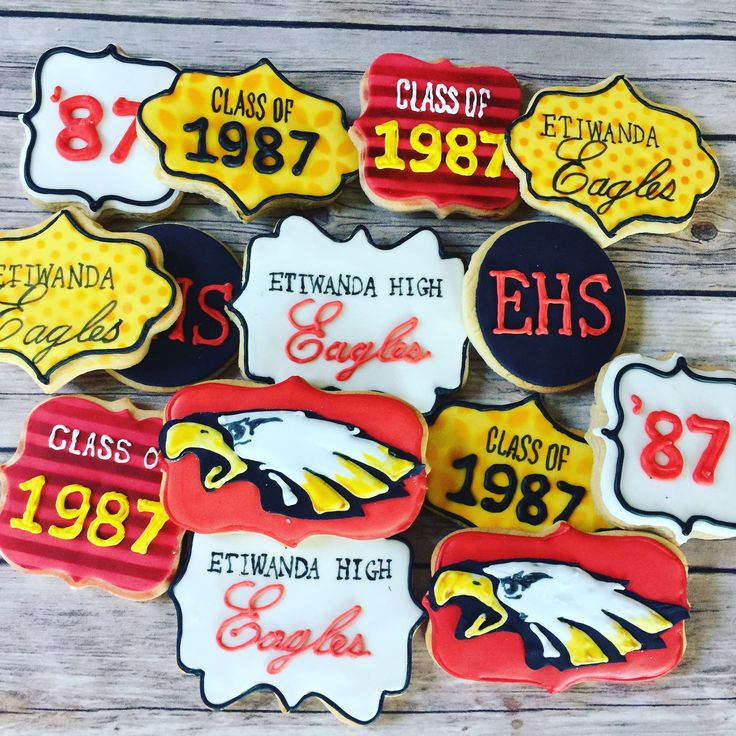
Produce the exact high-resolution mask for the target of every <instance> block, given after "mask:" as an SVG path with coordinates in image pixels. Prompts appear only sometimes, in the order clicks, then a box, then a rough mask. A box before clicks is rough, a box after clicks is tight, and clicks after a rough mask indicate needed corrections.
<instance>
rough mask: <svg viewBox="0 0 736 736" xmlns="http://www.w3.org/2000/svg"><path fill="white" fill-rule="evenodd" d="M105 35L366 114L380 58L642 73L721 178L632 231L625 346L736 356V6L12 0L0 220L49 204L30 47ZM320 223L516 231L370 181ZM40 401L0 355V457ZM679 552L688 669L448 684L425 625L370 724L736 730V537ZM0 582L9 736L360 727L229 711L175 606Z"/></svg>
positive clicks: (184, 215) (89, 387)
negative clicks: (31, 155) (679, 211)
mask: <svg viewBox="0 0 736 736" xmlns="http://www.w3.org/2000/svg"><path fill="white" fill-rule="evenodd" d="M453 5H456V6H457V7H453ZM705 5H707V7H700V6H705ZM110 42H114V43H117V44H119V45H121V46H122V47H123V48H124V49H125V50H126V51H128V52H129V53H131V54H137V55H144V56H153V57H160V58H163V59H167V60H169V61H171V62H173V63H175V64H178V65H198V66H200V67H209V68H212V69H214V70H222V71H237V70H238V69H239V68H242V67H245V66H247V65H249V64H252V63H253V62H254V61H256V60H257V59H259V58H261V57H263V56H267V57H269V58H270V59H271V60H272V61H273V62H274V63H275V64H276V65H277V66H278V68H279V69H281V70H282V71H284V72H285V73H286V74H287V75H288V76H289V78H290V79H291V80H292V81H294V82H295V83H297V84H299V85H301V86H304V87H306V88H308V89H314V90H315V91H319V92H322V93H323V94H326V95H328V96H331V97H334V98H336V99H338V100H340V101H341V102H342V103H343V105H344V106H345V107H346V109H347V111H348V115H349V116H350V117H351V118H353V117H355V116H356V115H357V114H358V112H359V96H358V84H359V81H360V77H361V74H362V72H363V70H364V69H365V67H366V66H367V65H368V64H369V63H370V61H371V60H372V59H373V58H374V57H375V56H377V55H378V54H380V53H382V52H386V51H397V52H404V53H409V54H414V55H416V56H418V57H420V58H425V59H428V60H431V59H434V58H438V57H441V56H447V57H449V58H451V59H452V60H454V61H457V62H459V63H465V64H468V63H476V64H481V63H482V64H495V65H499V66H503V67H505V68H507V69H509V70H510V71H512V72H513V73H514V74H515V75H516V76H517V77H518V79H519V80H520V82H521V84H522V85H523V87H524V92H525V98H526V99H528V98H529V97H530V96H531V95H532V94H533V93H534V92H535V91H537V90H538V89H540V88H542V87H544V86H547V85H550V84H588V83H592V82H594V81H598V80H600V79H602V78H604V77H606V76H608V75H609V74H611V73H613V72H623V73H626V74H627V75H629V76H630V77H631V78H632V79H633V80H634V81H636V82H637V83H639V85H640V86H641V88H642V89H643V91H644V93H645V94H647V95H648V96H650V97H651V98H652V99H654V100H656V101H660V102H662V103H665V104H673V105H679V106H682V107H685V108H687V109H689V110H691V111H692V112H694V113H695V114H696V115H697V116H698V117H699V119H700V121H701V123H702V126H703V129H704V132H705V134H706V138H707V139H708V140H709V141H710V142H711V145H712V146H713V148H714V149H715V151H716V154H717V156H718V158H719V160H720V163H721V169H722V179H721V184H720V187H719V189H718V190H717V191H716V193H715V194H714V195H713V196H712V197H711V198H710V199H708V200H707V201H706V202H705V203H702V204H701V205H700V207H699V209H698V211H697V212H696V215H695V218H694V220H693V223H692V225H691V226H690V227H688V228H687V229H686V230H683V231H682V232H680V233H677V234H675V235H668V236H634V237H630V238H627V239H625V240H624V241H622V242H620V243H617V244H616V245H615V246H614V247H612V248H611V249H610V250H609V254H610V255H611V257H612V259H613V260H614V262H615V263H616V265H617V267H618V268H619V272H620V275H621V278H622V281H623V283H624V285H625V286H626V288H627V291H628V293H629V295H630V297H631V298H630V314H631V316H630V324H629V334H628V337H627V340H626V344H625V349H626V350H631V351H634V350H635V351H642V352H645V353H647V354H653V355H656V354H658V353H662V352H666V351H671V350H678V351H682V352H684V353H685V354H686V355H688V356H689V357H690V358H692V359H693V360H694V361H699V362H705V363H714V364H718V365H722V366H725V367H729V368H732V369H736V352H735V350H734V348H735V347H736V344H735V343H736V340H735V338H736V310H735V309H734V304H735V303H736V301H735V299H736V205H735V204H734V200H735V199H736V182H735V181H734V163H735V162H736V116H735V115H734V102H733V101H734V92H735V91H736V13H734V10H733V4H732V2H728V1H727V0H717V1H712V2H708V3H704V2H703V3H698V2H694V1H693V0H670V1H668V2H665V1H664V0H650V1H649V2H639V3H630V2H623V0H611V1H610V2H608V3H606V4H605V6H603V5H601V4H600V3H598V2H595V0H579V1H578V2H547V3H544V4H541V3H537V2H534V1H533V0H501V1H500V2H493V3H490V2H488V3H480V4H479V5H478V6H475V5H473V4H471V3H461V2H456V3H451V2H448V1H447V0H444V1H443V0H402V1H401V2H392V1H391V0H383V1H382V0H360V1H356V2H350V3H348V2H335V1H323V2H314V1H313V2H307V1H306V0H292V1H291V2H288V3H284V2H279V1H278V0H260V1H258V0H251V1H250V2H248V3H242V2H240V1H238V0H223V1H222V2H207V3H200V2H197V3H195V2H187V1H186V0H176V1H171V2H165V1H164V0H145V1H142V0H108V1H107V2H104V3H102V2H95V3H93V2H87V1H85V2H82V1H75V0H67V2H65V3H64V4H63V5H62V4H59V3H58V2H55V1H54V0H4V2H3V3H2V8H0V141H1V143H0V229H3V230H4V229H9V228H15V227H22V226H26V225H30V224H33V223H35V222H37V221H39V220H40V219H42V217H43V215H42V213H40V212H39V211H38V210H36V209H35V208H34V206H33V205H32V204H30V203H29V202H28V201H27V200H26V198H25V197H24V195H23V192H22V190H21V186H20V183H19V179H18V173H17V167H18V157H19V152H20V148H21V142H22V140H23V132H22V128H21V125H20V123H19V122H18V121H17V119H16V117H17V115H18V113H19V112H22V111H24V110H26V109H27V108H28V107H29V106H30V102H31V74H32V70H33V66H34V64H35V61H36V59H37V58H38V56H39V55H40V54H41V53H42V52H43V51H44V50H46V49H47V48H49V47H51V46H57V45H70V46H75V47H77V48H83V49H88V50H97V49H100V48H102V47H104V46H105V45H106V44H108V43H110ZM313 216H314V217H315V219H317V221H318V222H319V223H320V224H321V225H322V226H323V227H326V228H327V229H328V230H329V231H330V232H331V233H332V234H334V235H336V236H339V237H345V236H347V235H348V234H349V233H350V232H351V230H352V228H353V227H354V226H355V225H357V224H366V225H367V226H368V227H369V228H370V230H371V232H372V234H373V235H374V237H375V238H376V239H377V240H386V241H393V240H396V239H398V238H400V237H402V236H404V235H405V234H406V233H408V232H409V231H411V230H413V229H414V228H416V227H420V226H425V225H426V226H434V227H435V228H436V229H437V230H438V231H439V232H440V234H441V236H442V238H443V240H444V242H445V244H446V245H447V247H448V251H449V252H451V253H455V254H458V255H461V256H462V257H463V258H465V259H466V261H467V259H468V257H469V255H470V253H471V252H472V251H473V249H474V248H476V247H477V246H478V245H480V243H482V242H483V241H484V240H485V239H486V238H487V237H488V236H490V235H491V234H492V233H493V232H494V231H495V230H497V229H498V228H500V227H501V226H502V225H501V224H499V223H489V222H483V221H477V220H463V219H451V220H449V221H445V222H438V221H436V220H435V219H434V218H433V217H427V216H416V215H408V216H397V215H395V214H391V213H388V212H385V211H382V210H379V209H377V208H375V207H373V206H372V205H370V203H369V202H368V200H367V199H366V198H365V196H364V195H363V193H362V192H361V190H360V187H359V186H358V184H357V183H354V184H352V185H351V186H349V187H348V189H347V191H346V192H345V193H344V195H343V196H342V197H341V199H340V200H339V201H338V202H337V203H336V204H335V205H333V206H331V207H330V208H329V209H325V210H319V211H316V212H314V213H313ZM532 217H533V218H535V219H540V218H542V219H543V216H541V215H540V214H539V213H536V212H533V211H532V210H530V209H529V208H527V207H525V206H522V207H520V208H519V210H518V211H517V213H516V214H515V215H514V217H513V221H519V220H523V219H528V218H532ZM172 219H174V220H176V221H184V222H187V223H189V224H192V225H194V226H197V227H201V228H202V229H204V230H206V231H208V232H211V233H212V234H213V235H215V236H216V237H218V238H220V239H221V240H223V241H224V242H226V243H227V244H228V245H230V246H231V247H232V248H233V249H234V250H235V251H236V252H239V253H240V252H242V249H243V245H244V244H245V243H246V242H247V241H248V239H249V238H250V237H252V236H253V235H255V234H258V233H263V232H268V231H270V230H271V229H272V228H273V225H274V220H272V219H268V218H267V219H263V220H259V221H257V222H255V223H251V224H247V225H246V224H242V223H239V222H237V221H236V220H235V219H234V218H233V217H232V216H231V215H229V214H228V213H227V212H226V211H225V210H223V209H222V208H220V207H217V206H216V205H213V204H209V203H208V202H206V201H205V200H203V199H201V198H199V197H196V196H192V195H185V197H184V201H183V204H182V205H181V207H180V208H179V209H178V210H177V211H176V212H175V214H174V217H173V218H172ZM123 225H124V223H123V222H113V226H115V227H122V226H123ZM228 375H229V376H231V377H235V376H236V373H235V371H231V372H230V374H228ZM64 392H70V393H71V392H74V393H90V394H93V395H95V396H99V397H103V398H106V399H112V398H116V397H119V396H131V397H132V398H134V400H135V401H136V402H137V403H139V404H140V405H142V406H144V407H147V408H153V407H158V406H162V405H163V403H164V401H165V399H163V398H160V397H154V396H150V395H141V394H139V393H137V392H135V391H132V390H131V389H129V388H127V387H125V386H123V385H121V384H118V383H117V382H115V381H114V380H113V379H112V378H110V377H108V376H106V375H104V374H92V375H88V376H85V377H82V378H80V379H78V380H77V381H75V382H74V383H73V384H70V385H69V386H67V387H65V389H64ZM460 395H461V396H462V397H464V398H467V399H476V400H479V399H487V400H490V401H494V402H500V401H510V400H514V399H517V398H520V397H521V395H522V394H521V392H520V391H518V390H517V389H516V388H514V387H513V386H511V384H509V383H507V382H505V381H503V380H501V379H499V378H498V377H496V376H495V375H493V374H492V372H491V371H490V370H489V369H488V368H486V366H485V365H484V364H483V363H482V362H481V361H480V360H479V359H477V356H475V355H473V360H472V362H471V373H470V379H469V381H468V384H467V386H466V388H465V389H464V390H463V391H462V393H461V394H460ZM591 396H592V392H591V389H590V388H587V389H582V390H578V391H575V392H573V393H570V394H567V395H564V396H559V397H554V398H552V399H550V400H549V406H550V407H551V409H552V411H553V412H554V413H555V414H556V415H557V416H559V417H560V418H561V419H562V420H564V421H566V422H567V423H569V424H571V425H574V426H578V427H585V425H586V424H587V421H588V412H589V407H590V402H591ZM41 398H42V396H41V394H40V392H39V391H38V390H37V388H36V387H35V385H34V384H33V383H32V382H31V380H30V379H29V378H27V377H26V375H25V374H24V373H22V372H21V371H20V370H19V369H16V368H12V367H9V366H5V365H0V462H2V461H4V460H7V459H8V458H9V457H10V455H12V453H13V451H14V449H15V446H16V444H17V442H18V437H19V433H20V429H21V426H22V423H23V420H24V418H25V416H26V414H27V413H28V412H29V410H30V409H31V408H32V407H33V406H34V405H35V404H36V403H37V402H38V401H39V400H40V399H41ZM735 490H736V489H735ZM455 528H456V527H455V525H453V524H452V523H450V522H448V521H445V520H443V519H440V518H439V517H437V516H435V515H433V514H432V513H429V512H424V513H423V514H422V515H421V516H420V518H419V520H418V522H417V523H416V525H415V526H414V527H413V528H412V529H411V530H410V532H409V533H408V534H407V536H408V538H409V539H410V540H411V541H412V542H413V544H414V546H415V551H416V559H417V566H416V571H415V576H414V583H415V589H416V592H417V595H418V596H419V595H421V593H422V591H423V590H424V588H425V586H426V584H427V580H428V576H429V566H428V561H429V556H430V553H431V550H432V547H433V545H434V544H435V543H436V541H438V540H439V539H440V538H441V537H442V536H444V535H445V534H446V533H448V532H450V531H452V530H453V529H455ZM684 551H685V553H686V554H687V556H688V559H689V561H690V564H691V578H690V580H691V584H690V599H691V602H692V605H693V617H692V621H691V622H690V623H689V624H688V627H687V633H688V641H689V646H688V649H687V652H686V654H685V658H684V660H683V662H682V664H681V665H680V667H679V668H678V669H677V670H676V671H675V672H674V673H673V674H671V675H669V676H667V677H665V678H663V679H661V680H659V681H654V682H651V683H644V684H638V685H613V684H609V685H605V684H591V685H580V686H578V687H576V688H574V689H573V690H571V691H569V692H567V693H563V694H561V695H555V696H551V695H548V694H546V693H545V692H543V691H541V690H539V689H537V688H534V687H531V686H529V687H523V686H513V685H488V684H485V685H484V684H478V683H470V682H463V681H459V680H453V679H452V678H450V677H449V676H447V675H445V674H444V673H443V672H442V671H440V670H439V669H438V668H437V667H436V666H435V665H434V663H433V662H432V661H431V659H430V658H429V656H428V654H427V652H426V649H425V647H424V642H423V639H422V637H421V636H417V638H416V639H415V642H414V671H413V677H412V682H411V687H410V689H409V691H408V692H407V693H405V694H404V695H403V696H401V697H399V698H394V699H389V700H388V701H387V703H386V709H385V712H384V715H383V716H382V717H381V718H380V719H379V720H378V721H377V722H376V723H374V724H373V725H372V726H371V727H370V729H371V731H372V732H374V733H377V734H384V733H392V734H407V733H418V732H421V733H423V734H426V735H427V736H431V735H433V734H443V735H445V734H454V733H466V734H488V733H502V734H506V733H520V734H525V733H529V734H534V733H540V732H543V733H545V734H550V735H553V734H569V733H570V732H572V731H573V730H577V731H578V732H580V733H590V732H593V730H595V731H597V732H598V733H604V734H610V733H619V732H623V731H624V730H627V731H630V732H632V733H636V732H640V731H641V732H647V731H649V730H656V731H657V732H662V733H669V734H692V733H705V732H708V733H711V734H715V733H729V734H731V733H734V732H736V667H735V666H734V663H733V662H734V653H735V652H736V627H734V626H733V621H734V619H735V618H736V562H735V561H734V557H735V555H736V540H732V541H728V542H697V541H696V542H689V543H688V544H687V545H686V546H685V548H684ZM0 586H2V587H1V591H2V592H0V731H2V732H3V733H4V732H13V733H33V734H37V733H41V732H44V733H47V734H56V733H80V732H85V733H86V732H95V733H112V732H115V731H119V732H123V733H148V732H156V733H166V734H169V733H199V732H217V733H236V732H238V733H243V732H244V731H247V732H251V733H263V732H266V731H268V732H269V733H284V734H289V733H304V732H305V731H304V729H312V732H314V733H320V734H332V733H338V732H344V731H346V729H347V728H348V727H347V726H343V725H342V724H340V723H339V722H338V721H337V720H336V719H334V717H333V716H332V715H330V714H329V713H327V712H326V711H325V710H324V709H323V708H322V706H321V705H320V704H319V703H317V702H316V701H309V702H307V703H305V704H304V705H303V706H302V707H301V708H300V709H299V710H298V711H297V712H295V713H293V714H291V715H288V716H283V715H281V714H280V713H279V711H278V709H277V707H276V703H275V700H274V698H273V696H271V695H269V694H268V693H261V694H257V695H254V696H251V697H249V698H248V699H247V700H246V701H244V702H242V703H240V704H238V705H237V706H235V707H233V708H231V709H229V710H227V711H223V712H218V713H212V712H210V711H208V710H207V709H206V708H205V707H204V705H203V704H202V703H201V701H200V698H199V687H198V681H197V678H195V677H193V676H188V675H185V674H184V673H182V672H180V671H179V670H178V668H177V665H176V658H175V640H176V617H175V614H174V610H173V605H172V603H171V602H170V600H169V599H168V598H166V597H164V598H162V599H159V600H157V601H153V602H150V603H133V602H128V601H124V600H121V599H118V598H115V597H113V596H111V595H109V594H106V593H102V592H98V591H94V590H83V591H73V590H71V589H69V588H67V587H66V586H65V584H64V583H62V582H60V581H58V580H52V579H48V578H44V577H38V576H30V575H25V574H22V573H19V572H16V571H14V570H12V569H10V568H9V567H8V566H7V565H2V566H0Z"/></svg>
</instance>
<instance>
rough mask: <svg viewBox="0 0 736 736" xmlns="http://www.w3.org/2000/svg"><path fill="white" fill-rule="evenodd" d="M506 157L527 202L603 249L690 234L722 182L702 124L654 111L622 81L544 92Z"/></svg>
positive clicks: (514, 133) (519, 123)
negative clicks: (639, 237)
mask: <svg viewBox="0 0 736 736" xmlns="http://www.w3.org/2000/svg"><path fill="white" fill-rule="evenodd" d="M504 155H505V158H506V163H507V164H508V166H509V168H510V169H511V170H512V171H513V172H514V173H515V174H516V175H517V176H518V177H519V179H520V181H521V196H522V198H523V199H524V201H525V202H526V203H527V204H529V205H531V206H532V207H536V208H537V209H539V210H543V211H546V212H550V213H552V214H554V215H557V216H558V217H562V218H564V219H566V220H569V221H570V222H573V223H575V224H576V225H578V226H579V227H581V228H583V230H585V231H586V232H587V233H588V234H589V235H590V236H591V237H592V238H593V239H595V240H596V241H597V242H598V243H599V244H600V245H601V246H602V247H604V248H605V247H606V246H608V245H610V244H611V243H615V242H616V241H617V240H620V239H621V238H625V237H627V236H628V235H632V234H634V233H667V232H676V231H678V230H682V229H683V228H685V227H687V224H688V222H690V219H691V218H692V216H693V212H694V211H695V207H696V205H697V203H698V202H699V201H700V200H701V199H703V198H704V197H707V196H708V195H709V194H710V193H711V192H712V191H713V190H714V189H715V187H716V184H717V183H718V178H719V169H718V162H717V161H716V158H715V155H714V154H713V152H712V151H711V149H710V147H709V146H708V145H707V144H706V143H705V142H704V141H703V138H702V133H701V131H700V128H699V127H698V124H697V121H696V120H695V119H694V118H693V117H692V116H691V115H690V114H689V113H688V112H686V111H684V110H679V109H676V108H673V107H664V106H661V105H656V104H654V103H653V102H652V101H651V100H648V99H647V98H646V97H644V95H642V94H641V92H639V90H638V89H637V88H636V87H635V86H634V85H633V84H631V82H630V81H629V80H628V79H626V77H624V76H623V75H615V76H612V77H609V78H608V79H606V80H604V81H602V82H600V83H599V84H595V85H593V86H592V87H561V88H555V89H547V90H542V91H541V92H539V93H537V94H536V95H535V96H534V98H533V99H532V101H531V102H530V104H529V108H528V109H527V111H526V113H525V114H524V115H522V116H521V117H520V118H518V120H516V122H515V123H514V124H513V125H512V127H511V128H510V129H509V130H508V132H507V133H506V139H505V142H504Z"/></svg>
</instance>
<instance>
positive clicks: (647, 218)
mask: <svg viewBox="0 0 736 736" xmlns="http://www.w3.org/2000/svg"><path fill="white" fill-rule="evenodd" d="M620 81H623V83H624V84H625V85H626V87H627V89H628V90H629V92H631V94H632V95H633V96H634V97H635V98H636V99H637V100H638V101H639V102H640V103H641V104H642V105H644V107H648V108H649V109H650V110H655V111H657V112H662V113H666V114H668V115H673V116H675V117H678V118H680V119H682V120H685V121H687V122H688V123H690V124H691V125H692V127H693V128H694V129H695V136H696V140H697V143H698V147H699V148H700V150H702V151H703V153H705V155H706V156H708V158H710V160H711V161H712V162H713V166H714V168H715V176H714V178H713V184H712V185H711V186H710V188H709V189H708V191H706V192H703V193H702V194H696V195H695V196H694V197H693V203H692V206H691V208H690V211H689V212H688V213H687V214H686V215H683V216H682V217H665V216H657V215H642V216H639V217H629V218H628V219H626V220H622V221H621V222H619V224H618V225H616V226H615V227H613V228H612V229H611V230H609V229H608V228H607V227H606V226H605V225H604V224H603V221H602V220H601V219H600V218H599V216H598V215H597V214H596V212H595V210H593V208H592V207H590V206H589V205H586V204H582V203H580V202H578V201H577V200H575V199H572V198H570V197H567V196H544V195H541V194H539V193H537V192H536V191H535V190H534V188H533V187H532V172H531V170H530V169H528V168H527V167H526V166H524V165H523V164H522V163H521V161H520V160H519V158H518V157H517V155H516V153H514V151H513V149H512V147H511V131H512V130H513V128H514V127H515V126H516V125H517V123H521V122H523V121H524V120H528V119H529V118H531V117H532V116H533V115H534V113H535V112H536V110H537V106H538V104H539V102H540V101H541V100H542V98H544V97H547V96H548V95H555V96H562V97H591V96H594V95H597V94H600V93H602V92H607V91H608V90H609V89H611V88H612V87H614V86H615V85H617V84H618V83H619V82H620ZM703 143H704V141H703V134H702V131H701V130H700V127H699V126H698V124H697V123H696V121H695V119H694V118H691V117H689V116H687V115H685V114H684V113H682V112H680V111H679V110H676V109H674V108H671V107H663V106H660V105H655V104H654V103H653V102H651V101H650V100H647V99H646V98H645V97H643V96H642V95H640V94H639V93H638V91H637V89H636V88H635V87H634V86H633V85H632V84H631V82H629V80H628V79H627V78H626V77H625V75H623V74H617V75H615V76H613V77H611V78H610V80H609V82H608V84H606V85H605V86H604V87H600V88H598V89H595V91H592V88H591V87H586V88H582V90H581V91H579V92H573V91H571V90H566V89H554V88H553V89H546V90H542V91H541V92H539V93H537V94H536V95H535V97H534V99H533V100H532V103H531V105H529V109H528V110H527V111H526V112H525V113H524V114H523V115H522V116H521V117H519V118H517V119H516V120H514V122H513V123H512V124H511V126H510V127H509V128H508V130H507V131H506V137H505V151H507V152H508V153H509V155H510V156H511V158H513V160H514V163H515V165H516V166H518V167H519V169H521V171H523V172H524V179H525V182H524V183H525V186H526V188H527V190H528V191H529V193H530V194H531V195H532V196H533V197H534V198H535V199H537V200H540V201H542V202H552V203H555V202H566V203H568V204H571V205H573V206H574V207H576V208H577V209H580V210H583V212H585V213H586V214H588V215H589V216H590V217H591V218H592V219H593V220H594V221H595V223H596V225H597V226H598V227H599V228H600V229H601V231H602V232H603V233H604V234H605V235H606V237H607V238H609V239H610V238H613V237H615V236H616V233H618V232H619V231H620V230H621V229H623V228H625V227H627V226H628V225H631V224H633V223H635V222H655V223H656V222H672V223H680V222H682V223H687V222H688V221H689V220H690V218H692V216H693V214H694V213H695V207H696V206H697V204H698V202H699V201H700V200H701V199H705V198H706V197H707V196H708V195H710V194H711V193H712V192H713V190H714V189H715V188H716V186H717V185H718V181H719V180H720V177H721V171H720V168H719V166H718V161H717V160H716V158H715V156H713V154H711V152H710V151H709V150H708V148H707V147H706V146H704V145H703ZM550 211H552V210H551V209H550ZM554 214H558V213H556V212H555V213H554ZM565 219H569V217H566V218H565Z"/></svg>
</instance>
